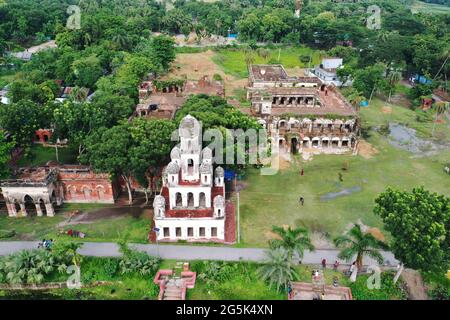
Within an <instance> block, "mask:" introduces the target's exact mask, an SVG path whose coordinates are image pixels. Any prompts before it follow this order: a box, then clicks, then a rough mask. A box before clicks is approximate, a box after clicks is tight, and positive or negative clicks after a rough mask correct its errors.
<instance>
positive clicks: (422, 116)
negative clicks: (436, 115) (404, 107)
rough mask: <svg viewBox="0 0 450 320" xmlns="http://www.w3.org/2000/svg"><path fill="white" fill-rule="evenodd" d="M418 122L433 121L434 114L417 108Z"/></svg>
mask: <svg viewBox="0 0 450 320" xmlns="http://www.w3.org/2000/svg"><path fill="white" fill-rule="evenodd" d="M416 120H417V122H421V123H426V122H431V121H433V115H432V114H431V113H429V112H426V111H423V110H416Z"/></svg>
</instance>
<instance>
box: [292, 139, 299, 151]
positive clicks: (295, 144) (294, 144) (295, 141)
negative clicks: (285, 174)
mask: <svg viewBox="0 0 450 320" xmlns="http://www.w3.org/2000/svg"><path fill="white" fill-rule="evenodd" d="M291 153H292V154H297V153H298V139H297V138H295V137H294V138H291Z"/></svg>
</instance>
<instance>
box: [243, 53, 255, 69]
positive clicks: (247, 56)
mask: <svg viewBox="0 0 450 320" xmlns="http://www.w3.org/2000/svg"><path fill="white" fill-rule="evenodd" d="M254 62H255V56H254V55H253V53H252V52H247V53H246V54H245V63H246V64H247V68H248V67H249V66H250V65H252V64H253V63H254Z"/></svg>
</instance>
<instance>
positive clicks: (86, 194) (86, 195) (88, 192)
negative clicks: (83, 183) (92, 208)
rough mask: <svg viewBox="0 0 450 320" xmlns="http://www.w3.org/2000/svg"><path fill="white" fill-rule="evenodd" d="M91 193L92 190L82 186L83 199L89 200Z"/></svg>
mask: <svg viewBox="0 0 450 320" xmlns="http://www.w3.org/2000/svg"><path fill="white" fill-rule="evenodd" d="M91 194H92V190H91V189H89V188H88V187H84V188H83V195H84V199H85V200H90V199H91Z"/></svg>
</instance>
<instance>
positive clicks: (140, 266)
mask: <svg viewBox="0 0 450 320" xmlns="http://www.w3.org/2000/svg"><path fill="white" fill-rule="evenodd" d="M119 246H120V252H122V254H123V257H122V258H121V259H120V262H119V267H120V272H121V273H122V274H131V273H138V274H140V275H142V276H149V275H153V274H155V273H156V271H157V270H158V268H159V265H160V263H161V259H160V258H158V257H153V256H150V255H148V254H146V253H145V252H140V251H136V250H132V249H130V248H128V245H127V244H126V243H124V242H121V243H119Z"/></svg>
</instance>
